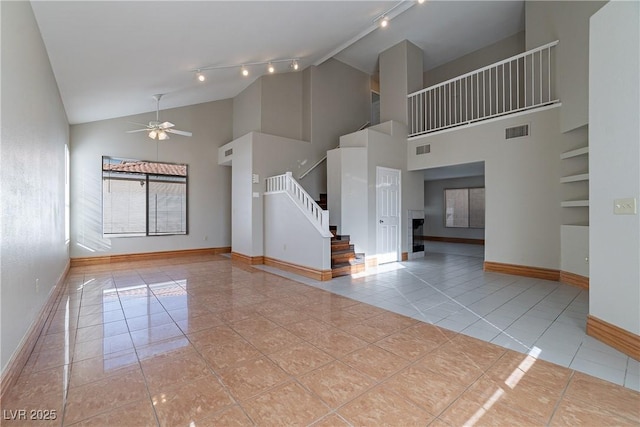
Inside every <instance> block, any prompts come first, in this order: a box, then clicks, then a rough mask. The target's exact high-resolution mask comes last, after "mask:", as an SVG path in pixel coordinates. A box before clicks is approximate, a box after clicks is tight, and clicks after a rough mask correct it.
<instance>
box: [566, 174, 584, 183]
mask: <svg viewBox="0 0 640 427" xmlns="http://www.w3.org/2000/svg"><path fill="white" fill-rule="evenodd" d="M578 181H589V174H588V173H579V174H576V175H569V176H563V177H562V178H560V182H561V183H562V184H566V183H568V182H578Z"/></svg>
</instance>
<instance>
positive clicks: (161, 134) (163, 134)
mask: <svg viewBox="0 0 640 427" xmlns="http://www.w3.org/2000/svg"><path fill="white" fill-rule="evenodd" d="M158 139H159V140H160V141H164V140H165V139H169V135H167V133H166V132H165V131H163V130H161V131H160V132H158Z"/></svg>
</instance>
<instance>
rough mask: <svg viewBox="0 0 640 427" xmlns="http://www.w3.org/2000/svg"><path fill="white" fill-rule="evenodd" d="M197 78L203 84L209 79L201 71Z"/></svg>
mask: <svg viewBox="0 0 640 427" xmlns="http://www.w3.org/2000/svg"><path fill="white" fill-rule="evenodd" d="M196 77H197V78H198V81H200V82H203V81H205V80H206V79H207V78H206V77H205V76H204V74H202V72H201V71H200V70H198V72H197V73H196Z"/></svg>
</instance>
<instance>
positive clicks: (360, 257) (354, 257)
mask: <svg viewBox="0 0 640 427" xmlns="http://www.w3.org/2000/svg"><path fill="white" fill-rule="evenodd" d="M329 231H330V232H331V234H333V237H332V238H331V277H332V278H333V277H340V276H347V275H350V274H356V273H360V272H362V271H364V270H365V262H364V254H363V253H356V252H355V246H354V245H352V244H351V236H349V235H348V234H338V227H336V226H335V225H330V226H329Z"/></svg>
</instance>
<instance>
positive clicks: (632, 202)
mask: <svg viewBox="0 0 640 427" xmlns="http://www.w3.org/2000/svg"><path fill="white" fill-rule="evenodd" d="M613 213H614V214H615V215H635V214H637V213H638V207H637V203H636V198H635V197H630V198H628V199H615V200H614V201H613Z"/></svg>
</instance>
